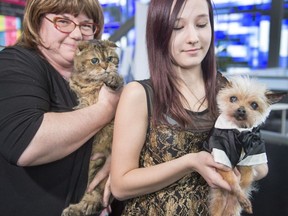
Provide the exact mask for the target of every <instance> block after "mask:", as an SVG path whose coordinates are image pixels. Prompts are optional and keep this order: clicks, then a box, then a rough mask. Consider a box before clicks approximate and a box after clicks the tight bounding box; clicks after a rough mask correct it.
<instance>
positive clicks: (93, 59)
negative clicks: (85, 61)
mask: <svg viewBox="0 0 288 216" xmlns="http://www.w3.org/2000/svg"><path fill="white" fill-rule="evenodd" d="M90 61H91V63H92V64H98V63H99V59H98V58H92V59H91V60H90Z"/></svg>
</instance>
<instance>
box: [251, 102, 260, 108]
mask: <svg viewBox="0 0 288 216" xmlns="http://www.w3.org/2000/svg"><path fill="white" fill-rule="evenodd" d="M251 107H252V109H254V110H256V109H257V108H258V104H257V103H256V102H252V103H251Z"/></svg>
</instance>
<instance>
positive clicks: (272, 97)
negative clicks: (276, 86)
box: [265, 91, 287, 104]
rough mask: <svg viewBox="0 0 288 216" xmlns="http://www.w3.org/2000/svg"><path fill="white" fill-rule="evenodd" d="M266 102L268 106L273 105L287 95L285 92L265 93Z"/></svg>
mask: <svg viewBox="0 0 288 216" xmlns="http://www.w3.org/2000/svg"><path fill="white" fill-rule="evenodd" d="M265 95H266V97H267V99H268V101H269V103H270V104H275V103H277V102H279V101H280V100H281V99H282V98H283V97H284V96H286V95H287V93H286V92H272V91H267V92H266V93H265Z"/></svg>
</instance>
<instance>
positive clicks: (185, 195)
mask: <svg viewBox="0 0 288 216" xmlns="http://www.w3.org/2000/svg"><path fill="white" fill-rule="evenodd" d="M139 83H140V84H142V85H143V87H144V89H145V91H146V97H147V103H148V104H147V106H148V116H149V125H148V129H147V135H146V141H145V144H144V146H143V149H142V150H141V153H140V161H139V166H140V167H149V166H153V165H156V164H160V163H163V162H166V161H170V160H173V159H175V158H178V157H181V156H183V155H185V154H187V153H191V152H199V151H202V150H204V149H203V141H204V140H206V139H207V137H208V134H209V131H210V130H211V128H212V127H213V125H214V122H215V117H213V116H212V114H211V113H210V112H209V111H208V110H204V111H202V112H192V111H188V112H189V114H190V115H191V117H192V119H193V123H192V124H191V125H190V126H189V127H188V128H186V129H180V127H179V126H178V125H177V123H176V122H175V121H174V120H173V119H171V118H169V117H167V118H168V122H169V123H170V124H169V125H168V124H159V125H157V126H156V127H155V126H153V125H152V121H151V113H152V104H153V103H152V100H153V90H152V87H151V82H150V80H142V81H139ZM208 192H209V186H208V184H207V183H206V181H205V180H204V179H203V178H202V176H201V175H199V174H198V173H197V172H191V173H190V174H188V175H186V176H184V177H183V178H181V179H180V180H178V181H177V182H175V183H173V184H171V185H169V186H167V187H165V188H163V189H162V190H159V191H157V192H154V193H151V194H147V195H143V196H139V197H136V198H132V199H130V200H127V201H126V203H125V209H124V211H123V212H122V215H129V216H131V215H135V216H136V215H139V216H148V215H149V216H154V215H155V216H156V215H157V216H187V215H190V216H194V215H199V216H206V215H209V213H208Z"/></svg>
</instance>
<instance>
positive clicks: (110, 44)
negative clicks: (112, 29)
mask: <svg viewBox="0 0 288 216" xmlns="http://www.w3.org/2000/svg"><path fill="white" fill-rule="evenodd" d="M105 43H106V44H107V45H108V46H110V47H113V48H118V46H117V45H116V43H114V42H113V41H110V40H106V41H105Z"/></svg>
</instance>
